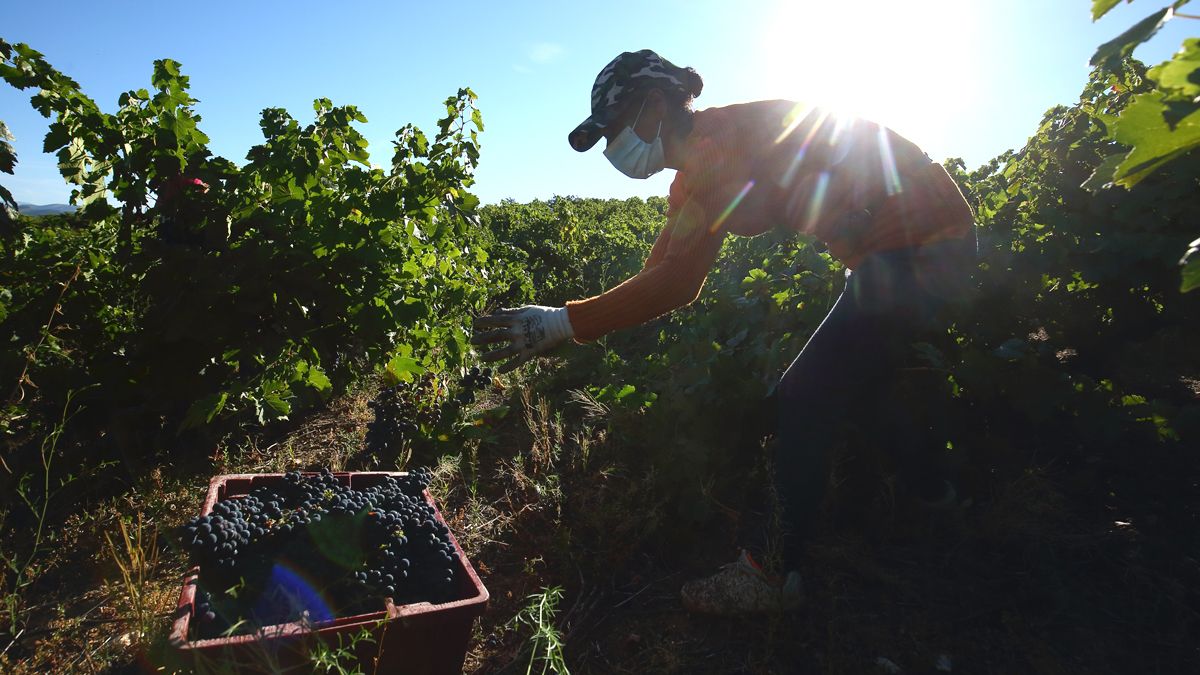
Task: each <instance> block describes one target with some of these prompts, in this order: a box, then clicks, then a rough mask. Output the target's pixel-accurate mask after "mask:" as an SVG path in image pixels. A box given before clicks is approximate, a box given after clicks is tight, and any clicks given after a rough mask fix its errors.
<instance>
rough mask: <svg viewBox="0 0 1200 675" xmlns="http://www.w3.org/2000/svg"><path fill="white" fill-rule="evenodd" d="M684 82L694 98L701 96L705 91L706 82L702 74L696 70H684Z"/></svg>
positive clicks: (689, 68)
mask: <svg viewBox="0 0 1200 675" xmlns="http://www.w3.org/2000/svg"><path fill="white" fill-rule="evenodd" d="M683 71H684V80H685V83H684V84H685V86H686V87H687V90H688V93H689V94H691V95H692V96H699V95H700V92H701V91H702V90H703V89H704V80H702V79H701V78H700V73H697V72H696V69H695V68H691V67H688V68H684V69H683Z"/></svg>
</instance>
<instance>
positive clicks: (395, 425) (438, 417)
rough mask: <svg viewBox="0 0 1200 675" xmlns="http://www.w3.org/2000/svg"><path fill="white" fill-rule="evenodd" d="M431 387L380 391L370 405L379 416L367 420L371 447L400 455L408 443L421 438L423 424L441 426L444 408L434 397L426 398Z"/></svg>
mask: <svg viewBox="0 0 1200 675" xmlns="http://www.w3.org/2000/svg"><path fill="white" fill-rule="evenodd" d="M423 393H427V388H425V387H422V386H420V385H416V386H411V385H409V386H406V385H403V384H400V385H396V386H395V387H389V388H387V389H384V390H383V391H381V392H379V395H378V396H376V397H375V400H373V401H371V402H370V403H368V404H367V406H368V407H370V408H371V410H372V411H373V412H374V413H375V419H374V420H373V421H371V422H369V423H367V439H366V441H367V450H368V451H369V452H371V453H373V454H376V455H383V456H399V454H400V451H401V450H402V449H403V447H404V444H405V443H406V442H407V443H411V442H413V441H415V440H418V439H419V438H421V426H422V425H425V427H426V428H432V427H435V426H437V425H438V424H439V423H440V422H441V421H442V411H441V408H440V407H439V406H437V405H436V404H435V403H434V402H433V401H432V400H430V397H428V396H426V397H425V399H424V400H422V394H423Z"/></svg>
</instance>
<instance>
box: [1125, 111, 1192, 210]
mask: <svg viewBox="0 0 1200 675" xmlns="http://www.w3.org/2000/svg"><path fill="white" fill-rule="evenodd" d="M1170 111H1171V109H1170V108H1169V107H1168V106H1167V104H1166V103H1164V102H1163V101H1162V97H1161V95H1160V94H1158V93H1157V92H1150V93H1146V94H1140V95H1138V96H1137V97H1136V98H1135V99H1134V100H1133V102H1132V103H1130V104H1129V106H1128V107H1127V108H1126V109H1125V111H1124V112H1123V113H1121V117H1120V119H1118V120H1117V123H1116V125H1115V127H1114V129H1113V140H1115V141H1117V142H1118V143H1121V144H1123V145H1126V146H1130V147H1131V148H1132V149H1131V150H1130V151H1129V154H1128V155H1126V156H1125V158H1124V160H1123V161H1122V162H1121V165H1120V166H1119V167H1117V171H1116V173H1115V174H1114V175H1113V179H1114V180H1115V182H1116V183H1118V184H1120V185H1123V186H1125V187H1130V186H1132V185H1134V184H1136V183H1137V182H1138V181H1140V180H1142V179H1143V178H1145V177H1146V176H1147V175H1149V174H1150V173H1151V172H1153V171H1154V170H1155V169H1157V168H1158V167H1159V166H1161V165H1163V164H1165V163H1166V162H1168V161H1170V160H1172V159H1174V158H1176V157H1178V156H1180V155H1182V154H1184V153H1186V152H1188V151H1189V150H1192V149H1193V148H1196V147H1197V146H1200V110H1197V111H1193V112H1192V113H1191V114H1188V115H1186V116H1184V117H1182V118H1181V119H1178V120H1176V122H1175V125H1174V128H1173V129H1172V128H1171V127H1169V126H1168V125H1167V121H1166V119H1165V118H1164V115H1166V114H1168V113H1169V112H1170Z"/></svg>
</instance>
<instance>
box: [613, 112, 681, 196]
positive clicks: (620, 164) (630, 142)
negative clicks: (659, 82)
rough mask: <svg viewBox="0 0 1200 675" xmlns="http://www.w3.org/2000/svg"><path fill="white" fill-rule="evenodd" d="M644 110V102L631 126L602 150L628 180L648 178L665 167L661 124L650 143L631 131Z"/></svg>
mask: <svg viewBox="0 0 1200 675" xmlns="http://www.w3.org/2000/svg"><path fill="white" fill-rule="evenodd" d="M645 108H646V102H645V101H642V107H641V109H639V110H638V114H637V117H636V118H634V120H633V124H632V125H630V126H627V127H625V128H624V129H622V130H621V133H619V134H617V135H616V137H614V138H613V139H612V142H610V143H609V144H608V145H607V146H605V148H604V156H605V157H607V158H608V161H609V162H611V163H612V165H613V166H614V167H616V169H617V171H620V172H621V173H623V174H625V175H626V176H629V177H630V178H649V177H650V176H653V175H654V174H656V173H658V172H659V171H662V170H663V168H665V167H666V158H665V157H664V156H663V146H662V122H661V121H660V122H659V123H658V131H656V132H654V140H653V141H651V142H650V143H647V142H646V141H643V140H642V139H641V138H639V137H638V135H637V134H636V133H635V132H634V131H633V127H634V126H635V125H637V123H638V120H639V119H641V117H642V110H644V109H645Z"/></svg>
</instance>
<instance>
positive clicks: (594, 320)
mask: <svg viewBox="0 0 1200 675" xmlns="http://www.w3.org/2000/svg"><path fill="white" fill-rule="evenodd" d="M711 226H712V223H710V222H709V218H708V217H707V214H706V212H705V211H704V209H702V208H701V207H700V206H699V205H698V204H697V203H695V202H694V201H692V200H687V201H686V202H684V203H683V204H682V206H681V207H680V208H678V209H676V210H673V211H672V213H671V215H670V216H669V217H668V220H667V226H666V227H665V228H664V229H663V232H662V233H661V234H659V237H658V240H657V241H656V242H655V244H654V248H653V250H651V253H650V257H649V259H647V261H646V266H645V267H644V268H643V269H642V271H641V272H639V273H638V274H636V275H634V276H633V277H630V278H629V279H627V280H625V281H624V282H622V283H621V284H619V285H617V286H615V287H613V288H611V289H609V290H607V291H605V292H604V293H601V294H600V295H597V296H593V297H591V298H587V299H585V300H576V301H572V302H568V303H567V316H568V317H569V318H570V320H571V327H572V328H573V329H574V330H575V339H576V341H578V342H590V341H592V340H595V339H597V338H599V337H601V336H602V335H605V334H606V333H610V332H612V331H615V330H620V329H622V328H628V327H630V326H636V325H639V324H642V323H645V322H647V321H649V320H650V319H653V318H655V317H657V316H660V315H662V314H665V313H667V312H669V311H671V310H673V309H676V308H678V307H682V306H684V305H687V304H689V303H691V302H692V301H693V300H695V299H696V298H697V297H698V296H699V295H700V289H701V288H703V286H704V279H705V278H706V277H707V276H708V271H709V270H710V269H711V268H712V265H713V262H714V261H715V260H716V258H717V254H718V253H719V252H720V250H721V243H722V241H723V240H724V238H725V232H724V231H723V230H720V229H716V230H714V228H712V227H711Z"/></svg>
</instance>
